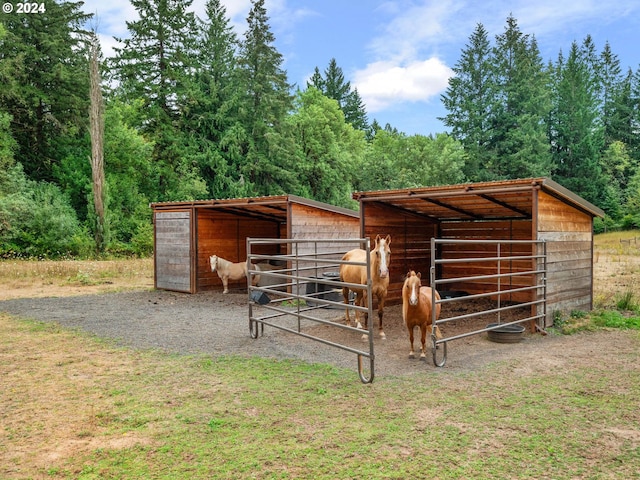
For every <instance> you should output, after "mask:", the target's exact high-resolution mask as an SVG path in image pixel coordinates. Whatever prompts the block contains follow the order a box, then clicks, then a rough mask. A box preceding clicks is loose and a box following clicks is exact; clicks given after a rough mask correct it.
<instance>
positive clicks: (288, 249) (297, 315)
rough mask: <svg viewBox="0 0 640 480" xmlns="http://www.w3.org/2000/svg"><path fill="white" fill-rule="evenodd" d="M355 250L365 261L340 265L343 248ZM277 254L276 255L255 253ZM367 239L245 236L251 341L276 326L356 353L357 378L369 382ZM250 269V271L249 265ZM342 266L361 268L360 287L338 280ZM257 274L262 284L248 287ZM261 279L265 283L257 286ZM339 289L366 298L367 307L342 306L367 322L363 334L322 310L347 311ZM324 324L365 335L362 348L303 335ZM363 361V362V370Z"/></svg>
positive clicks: (371, 370)
mask: <svg viewBox="0 0 640 480" xmlns="http://www.w3.org/2000/svg"><path fill="white" fill-rule="evenodd" d="M354 248H361V249H363V250H365V252H366V261H365V262H353V261H344V260H342V256H343V255H344V254H345V253H346V252H347V251H349V250H352V249H354ZM270 250H283V251H284V253H280V254H264V253H258V252H264V251H270ZM370 251H371V246H370V241H369V239H367V238H360V239H304V240H301V239H272V238H247V262H248V267H249V268H248V272H247V273H248V275H247V290H248V294H249V333H250V335H251V337H252V338H254V339H257V338H258V337H259V336H262V335H264V326H265V325H267V326H269V327H273V328H277V329H279V330H282V331H285V332H288V333H292V334H295V335H298V336H301V337H304V338H307V339H310V340H314V341H317V342H320V343H323V344H325V345H328V346H331V347H335V348H338V349H341V350H345V351H347V352H351V353H354V354H356V355H357V366H358V375H359V377H360V380H361V381H362V382H363V383H370V382H372V381H373V379H374V370H375V369H374V361H375V355H374V344H373V323H374V322H373V320H372V319H373V312H372V303H373V302H372V301H371V286H372V280H371V258H370ZM252 264H255V265H256V268H253V267H252ZM265 264H268V265H274V264H275V265H279V267H278V268H277V269H273V270H272V269H265V268H260V265H265ZM343 264H348V265H356V266H364V267H365V268H366V270H367V279H368V282H367V284H366V285H358V284H352V283H345V282H342V281H340V278H339V275H338V271H339V269H340V266H341V265H343ZM257 275H259V276H260V278H261V282H260V283H261V284H262V283H266V284H265V285H262V286H254V285H252V284H253V280H254V279H255V277H256V276H257ZM263 279H267V281H266V282H262V280H263ZM344 287H350V288H360V289H364V290H365V295H366V297H367V298H368V299H369V301H368V302H367V307H360V306H357V305H353V304H351V303H350V304H349V305H348V308H350V309H351V310H353V311H354V313H355V312H360V314H367V315H368V318H369V323H368V332H367V331H366V330H363V329H358V328H356V327H351V326H347V325H346V324H345V323H344V321H342V322H340V323H336V322H334V321H331V319H330V318H327V311H328V309H340V311H341V312H343V314H342V317H343V318H344V311H345V308H347V305H345V303H344V301H343V300H342V289H343V288H344ZM313 325H326V326H330V327H331V328H336V329H342V330H346V331H350V332H357V333H359V334H362V333H368V342H367V347H368V348H366V349H363V348H358V347H356V346H353V345H347V344H346V343H339V342H336V341H333V340H329V339H326V338H322V337H320V336H317V335H314V334H312V333H309V331H310V329H309V328H305V327H308V326H313ZM363 359H368V360H369V366H368V369H367V368H366V367H365V366H364V361H363Z"/></svg>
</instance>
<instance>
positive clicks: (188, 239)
mask: <svg viewBox="0 0 640 480" xmlns="http://www.w3.org/2000/svg"><path fill="white" fill-rule="evenodd" d="M151 208H152V209H153V223H154V284H155V288H157V289H162V290H173V291H179V292H188V293H196V292H200V291H206V290H212V289H216V288H221V285H222V283H221V281H220V279H219V278H218V276H217V275H216V274H215V273H212V272H211V267H210V265H209V256H211V255H213V254H216V255H218V256H220V257H223V258H225V259H227V260H230V261H232V262H240V261H244V260H245V259H246V258H247V251H246V248H247V247H246V239H247V238H273V239H316V238H318V239H319V238H322V239H332V238H336V239H345V238H359V235H360V222H359V214H358V212H357V211H354V210H349V209H346V208H340V207H335V206H333V205H328V204H326V203H322V202H317V201H314V200H309V199H306V198H303V197H299V196H295V195H279V196H268V197H253V198H232V199H221V200H198V201H189V202H161V203H152V204H151ZM271 248H278V247H277V246H274V247H271ZM254 253H255V252H254ZM258 253H264V254H277V253H282V252H277V251H273V252H271V251H265V252H258Z"/></svg>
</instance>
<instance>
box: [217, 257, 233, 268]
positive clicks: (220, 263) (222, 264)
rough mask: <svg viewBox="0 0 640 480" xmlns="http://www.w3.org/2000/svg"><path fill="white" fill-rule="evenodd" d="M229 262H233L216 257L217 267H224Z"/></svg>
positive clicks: (229, 263)
mask: <svg viewBox="0 0 640 480" xmlns="http://www.w3.org/2000/svg"><path fill="white" fill-rule="evenodd" d="M231 264H233V262H230V261H229V260H225V259H224V258H222V257H218V268H225V267H228V266H229V265H231Z"/></svg>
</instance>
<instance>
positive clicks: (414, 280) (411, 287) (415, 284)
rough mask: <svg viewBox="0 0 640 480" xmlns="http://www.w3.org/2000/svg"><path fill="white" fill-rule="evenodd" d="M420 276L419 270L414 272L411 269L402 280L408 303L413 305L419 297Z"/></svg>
mask: <svg viewBox="0 0 640 480" xmlns="http://www.w3.org/2000/svg"><path fill="white" fill-rule="evenodd" d="M421 277H422V275H421V274H420V272H418V273H416V272H414V271H413V270H411V271H410V272H408V273H407V279H406V280H405V281H404V287H403V288H405V289H406V290H407V294H408V295H409V304H410V305H411V306H413V307H415V306H416V305H417V304H418V299H419V298H420V287H421V286H422V282H421V281H420V278H421Z"/></svg>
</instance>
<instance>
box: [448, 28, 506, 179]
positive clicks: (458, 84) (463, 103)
mask: <svg viewBox="0 0 640 480" xmlns="http://www.w3.org/2000/svg"><path fill="white" fill-rule="evenodd" d="M490 51H491V49H490V42H489V37H488V33H487V31H486V29H485V28H484V26H483V25H482V24H478V25H477V26H476V28H475V30H474V31H473V33H472V34H471V36H470V38H469V43H468V44H467V45H466V46H465V49H464V50H463V51H462V55H461V58H460V60H458V62H457V63H456V65H455V66H454V67H453V71H454V72H455V75H454V76H452V77H451V78H450V79H449V86H448V87H447V90H446V92H445V94H444V95H442V97H441V98H442V103H443V105H444V107H445V108H446V110H447V111H448V113H447V115H446V116H444V117H443V118H440V120H442V121H443V123H444V124H445V125H446V126H448V127H450V128H451V136H452V137H453V138H454V139H456V140H458V141H459V142H461V143H462V145H464V148H465V150H466V152H467V155H468V157H469V158H468V162H467V164H466V165H465V172H466V176H467V177H468V178H469V179H470V180H474V181H479V180H486V179H487V178H488V175H487V173H488V172H487V171H486V170H485V168H483V167H486V166H488V165H491V164H492V163H493V157H494V152H493V151H492V150H491V148H492V137H493V131H492V124H491V114H492V112H493V109H494V105H495V104H496V102H497V89H496V84H495V73H494V68H493V63H492V61H493V59H492V57H491V55H490Z"/></svg>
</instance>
